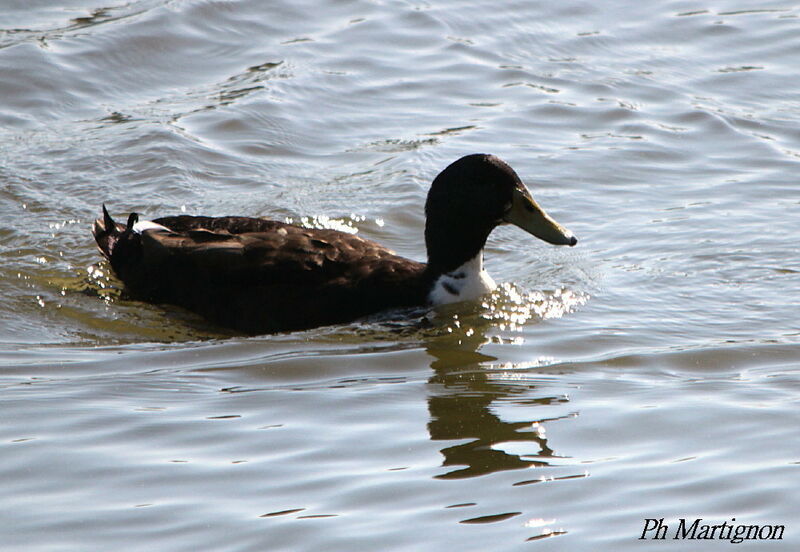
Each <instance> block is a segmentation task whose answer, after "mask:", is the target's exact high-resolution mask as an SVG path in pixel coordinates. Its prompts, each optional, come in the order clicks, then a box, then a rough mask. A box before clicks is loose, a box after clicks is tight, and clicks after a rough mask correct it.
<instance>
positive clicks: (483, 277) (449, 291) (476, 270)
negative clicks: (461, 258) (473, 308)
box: [428, 251, 496, 305]
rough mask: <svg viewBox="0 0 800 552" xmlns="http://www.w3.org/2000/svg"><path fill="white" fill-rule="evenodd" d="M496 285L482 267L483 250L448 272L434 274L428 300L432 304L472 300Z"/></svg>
mask: <svg viewBox="0 0 800 552" xmlns="http://www.w3.org/2000/svg"><path fill="white" fill-rule="evenodd" d="M495 287H496V285H495V283H494V280H492V277H491V276H489V274H488V273H487V272H486V270H484V268H483V251H479V252H478V253H477V254H476V255H475V256H474V257H473V258H471V259H469V260H467V261H466V262H465V263H463V264H461V265H460V266H458V267H457V268H456V269H454V270H451V271H449V272H444V273H442V274H439V275H438V276H436V277H435V278H434V280H433V284H432V286H431V291H430V294H429V295H428V301H429V302H430V303H431V304H433V305H442V304H447V303H457V302H459V301H474V300H475V299H478V298H479V297H481V296H482V295H484V294H486V293H489V292H491V291H492V290H494V289H495Z"/></svg>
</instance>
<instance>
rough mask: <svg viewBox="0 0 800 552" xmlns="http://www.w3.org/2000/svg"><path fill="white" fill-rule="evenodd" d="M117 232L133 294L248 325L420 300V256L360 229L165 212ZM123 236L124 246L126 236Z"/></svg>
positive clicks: (279, 326)
mask: <svg viewBox="0 0 800 552" xmlns="http://www.w3.org/2000/svg"><path fill="white" fill-rule="evenodd" d="M153 222H154V223H155V224H157V225H160V226H161V227H163V228H159V227H153V228H149V229H146V230H143V231H141V232H140V233H137V232H130V231H129V232H127V236H120V238H119V240H118V242H117V247H118V249H120V251H126V256H127V258H126V259H122V258H116V255H115V254H114V253H113V252H112V255H111V256H110V259H111V264H112V267H113V268H114V270H115V272H117V275H118V276H119V277H120V279H122V280H123V282H125V284H126V286H127V287H128V289H129V290H130V291H131V292H132V294H133V295H135V296H137V297H141V298H143V299H146V300H150V301H154V302H161V303H171V304H176V305H180V306H182V307H185V308H187V309H189V310H192V311H194V312H197V313H198V314H200V315H202V316H204V317H205V318H207V319H208V320H211V321H213V322H215V323H217V324H220V325H222V326H226V327H229V328H233V329H237V330H240V331H244V332H248V333H265V332H277V331H287V330H296V329H304V328H311V327H315V326H321V325H327V324H335V323H341V322H348V321H351V320H355V319H357V318H360V317H362V316H365V315H368V314H371V313H375V312H378V311H381V310H384V309H387V308H394V307H407V306H415V305H422V304H424V303H425V301H426V296H427V291H428V288H429V287H430V282H428V278H427V275H426V271H425V266H426V265H424V264H423V263H418V262H415V261H412V260H409V259H405V258H403V257H399V256H397V255H396V254H394V252H392V251H390V250H389V249H387V248H385V247H383V246H381V245H380V244H378V243H376V242H373V241H370V240H366V239H363V238H361V237H358V236H355V235H352V234H347V233H344V232H339V231H336V230H324V229H309V228H302V227H299V226H295V225H291V224H286V223H282V222H277V221H271V220H266V219H255V218H246V217H219V218H213V217H189V216H179V217H166V218H161V219H156V220H155V221H153ZM120 244H122V245H120Z"/></svg>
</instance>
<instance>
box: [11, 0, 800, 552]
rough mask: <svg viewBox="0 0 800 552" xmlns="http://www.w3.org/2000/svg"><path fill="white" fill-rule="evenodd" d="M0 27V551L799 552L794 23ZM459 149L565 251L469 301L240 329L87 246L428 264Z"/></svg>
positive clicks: (665, 6) (400, 17)
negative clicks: (518, 185) (267, 247)
mask: <svg viewBox="0 0 800 552" xmlns="http://www.w3.org/2000/svg"><path fill="white" fill-rule="evenodd" d="M0 5H2V9H0V29H2V30H0V127H1V128H2V129H1V130H0V144H2V146H0V148H1V149H0V182H2V186H0V212H2V214H3V221H2V226H0V237H2V240H0V251H1V252H2V259H3V262H2V265H0V282H2V283H1V284H0V285H1V286H2V288H1V289H2V296H3V298H4V300H3V302H2V306H1V307H0V341H1V342H2V344H0V356H1V357H2V367H1V368H0V385H2V387H3V390H2V394H0V409H1V410H0V411H1V412H2V424H0V453H1V454H2V458H3V462H2V463H0V482H2V489H3V490H2V492H0V512H2V513H0V544H2V548H3V550H48V551H50V550H56V551H60V550H70V551H71V550H109V549H119V550H126V551H127V550H170V551H181V550H198V549H200V550H231V551H249V550H259V551H261V550H292V551H302V550H314V551H316V550H337V551H338V550H342V551H344V550H348V551H349V550H443V549H449V548H455V549H460V550H589V549H591V550H629V549H630V550H639V549H645V548H652V547H654V546H657V547H659V548H660V549H662V550H689V549H691V550H717V549H718V548H719V547H724V546H727V544H726V543H724V542H721V541H681V540H672V539H671V538H670V539H669V540H665V541H663V542H659V543H652V542H649V541H641V540H638V537H639V535H640V534H641V532H642V529H643V525H644V520H645V519H646V518H662V517H663V518H665V523H668V524H669V525H670V526H671V528H672V529H671V531H673V530H674V527H675V526H676V525H677V519H678V518H687V519H689V520H692V519H695V518H700V517H702V518H703V519H704V520H705V522H707V523H722V522H723V521H726V522H729V523H730V520H731V518H736V520H737V522H736V523H747V524H753V523H758V524H785V525H786V533H785V536H784V539H783V540H782V541H769V542H746V543H743V544H739V545H738V549H743V550H794V549H797V546H798V545H799V544H800V536H798V535H800V525H798V522H797V519H798V513H800V499H798V494H797V492H796V490H797V482H798V477H800V472H799V471H798V470H800V447H798V444H797V443H798V430H797V427H798V414H797V408H798V396H799V395H800V394H799V393H798V392H799V391H800V371H799V370H798V361H800V324H799V323H798V316H797V312H798V303H799V301H798V292H800V256H799V255H798V246H797V234H798V229H799V228H798V222H797V221H798V217H797V211H798V208H800V207H799V206H800V191H798V188H797V185H796V178H797V177H796V175H797V173H798V168H799V167H800V131H798V128H800V125H798V123H800V101H798V96H797V89H798V85H800V79H799V78H798V76H797V71H796V68H797V61H796V60H797V55H796V53H797V51H798V48H800V20H799V19H798V16H800V10H798V8H797V6H794V5H792V4H787V3H766V2H756V1H754V2H737V1H734V0H724V1H723V2H721V3H720V2H718V3H716V4H707V3H702V2H689V1H672V2H639V3H636V4H631V3H628V2H605V3H597V2H585V1H569V2H559V3H530V2H509V3H500V4H498V3H497V2H488V1H476V2H470V3H468V4H464V3H459V2H452V1H449V2H448V1H443V2H437V3H434V2H431V3H426V2H415V3H414V2H412V3H401V2H391V3H389V2H387V3H382V2H367V1H361V0H354V1H346V2H325V3H319V2H305V3H303V2H300V3H298V2H293V3H283V4H276V3H264V2H257V1H241V2H222V1H163V0H143V1H139V2H136V1H133V2H117V3H114V4H106V5H102V4H91V0H82V1H80V2H79V1H69V2H64V1H62V2H58V3H56V2H47V1H45V0H41V1H37V2H22V1H13V0H2V1H0ZM476 151H485V152H491V153H495V154H497V155H499V156H501V157H502V158H504V159H506V160H507V161H508V162H509V163H510V164H511V165H512V166H513V167H514V168H515V169H516V170H517V172H518V173H519V174H520V175H521V176H522V177H523V179H524V180H526V182H527V183H528V184H529V186H530V187H531V189H532V191H533V193H534V196H535V197H536V198H537V200H538V201H539V202H540V203H541V204H542V205H543V206H544V207H545V208H546V209H547V210H548V211H549V212H550V213H551V214H552V215H553V216H554V217H555V218H556V219H557V220H559V221H560V222H562V223H563V224H564V225H565V226H567V227H569V228H570V229H571V230H573V231H574V232H575V233H576V234H577V236H578V237H579V238H580V243H579V245H578V246H577V247H575V248H571V249H566V248H553V247H550V246H547V245H546V244H543V243H540V242H536V241H535V240H534V239H533V238H531V237H530V236H528V235H526V234H524V233H522V232H521V231H519V230H518V229H515V228H507V227H504V228H500V229H498V231H496V232H495V233H494V234H493V235H492V237H491V238H490V243H489V247H488V249H487V258H486V263H487V267H488V269H489V271H490V273H491V274H492V275H493V277H494V278H495V279H496V280H498V281H500V282H503V283H504V285H503V286H502V287H501V289H500V290H499V291H498V293H497V294H496V295H495V296H494V297H491V298H487V300H486V302H485V304H484V305H461V306H458V307H455V308H449V309H444V310H442V311H440V312H437V313H430V314H429V315H426V316H423V317H422V318H420V317H419V316H417V315H408V316H405V317H404V316H401V315H397V317H395V318H391V317H390V318H389V319H387V318H381V317H377V318H375V319H372V320H368V321H364V322H359V323H354V324H350V325H345V326H338V327H331V328H321V329H317V330H312V331H308V332H300V333H294V334H286V335H276V336H263V337H255V338H243V337H240V336H235V335H227V334H220V333H219V331H218V330H216V329H214V328H211V327H209V326H207V325H205V324H203V323H202V321H199V320H197V319H195V318H193V317H192V316H190V315H188V314H186V313H183V312H181V311H179V310H177V309H170V308H161V307H158V306H151V305H145V304H141V303H137V302H135V301H130V300H127V299H125V298H124V296H121V295H120V284H119V283H118V282H117V281H115V280H114V279H113V278H112V277H111V276H110V275H109V274H108V266H107V265H106V264H104V263H102V262H100V260H99V256H98V254H97V252H96V251H95V248H94V245H93V243H92V240H91V237H90V234H89V228H88V227H89V224H90V222H91V220H93V218H95V217H96V216H97V215H98V214H99V212H100V204H101V203H103V202H106V204H107V205H108V206H109V208H110V210H111V211H112V213H114V214H115V215H119V214H123V213H127V212H129V211H131V210H136V211H139V212H141V213H142V214H143V216H159V215H168V214H177V213H181V212H187V213H198V214H199V213H202V214H207V215H224V214H246V215H253V216H270V217H274V218H279V219H284V218H290V219H292V220H295V221H301V222H303V223H304V224H309V225H321V226H332V227H345V228H349V229H351V230H352V231H358V232H359V234H360V235H363V236H366V237H369V238H372V239H376V240H378V241H380V242H382V243H385V244H387V245H389V246H390V247H392V248H393V249H395V250H396V251H397V252H398V253H400V254H403V255H406V256H409V257H413V258H417V259H421V258H424V250H423V246H422V240H421V232H422V227H423V223H424V221H423V214H422V205H423V202H424V197H425V193H426V191H427V187H428V185H429V182H430V180H431V179H432V178H433V177H434V176H435V175H436V173H437V172H438V171H439V170H441V169H442V168H443V167H444V166H446V165H447V164H449V163H450V162H451V161H453V160H454V159H456V158H458V157H459V156H461V155H463V154H466V153H472V152H476Z"/></svg>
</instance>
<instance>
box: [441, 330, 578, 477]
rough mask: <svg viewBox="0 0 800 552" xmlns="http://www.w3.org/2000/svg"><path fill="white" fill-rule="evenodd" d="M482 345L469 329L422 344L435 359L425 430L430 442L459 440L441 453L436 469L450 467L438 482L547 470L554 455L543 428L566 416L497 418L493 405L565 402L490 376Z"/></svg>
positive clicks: (477, 334)
mask: <svg viewBox="0 0 800 552" xmlns="http://www.w3.org/2000/svg"><path fill="white" fill-rule="evenodd" d="M488 341H489V339H488V338H487V337H486V336H485V335H484V333H483V332H482V331H480V330H476V329H475V328H474V327H470V328H469V329H467V330H464V331H463V333H462V335H450V336H448V338H446V339H442V338H440V339H437V340H433V341H431V342H430V343H429V345H428V348H427V352H428V354H430V355H431V356H432V357H434V359H435V360H434V361H433V362H432V363H431V368H432V369H433V372H434V373H433V375H432V376H431V377H430V379H429V380H428V384H429V388H430V396H429V398H428V410H429V412H430V415H431V420H430V422H429V423H428V432H429V434H430V437H431V439H432V440H434V441H463V442H461V443H459V444H455V445H452V446H447V447H445V448H443V449H441V453H442V455H443V456H444V461H443V462H442V465H443V466H448V467H449V466H452V467H453V468H454V469H452V470H451V471H448V472H446V473H443V474H441V475H438V476H437V478H439V479H459V478H466V477H475V476H480V475H487V474H490V473H494V472H498V471H504V470H518V469H524V468H533V467H546V466H550V465H551V459H552V458H555V457H557V455H556V453H555V451H554V450H553V449H552V448H551V447H550V445H549V444H548V441H547V438H546V436H545V432H544V424H545V423H546V422H549V421H552V420H556V419H564V418H568V417H571V416H572V414H567V415H564V416H559V417H555V418H553V417H544V416H543V417H540V418H536V417H534V418H531V419H528V420H524V421H505V420H503V419H502V418H501V416H500V415H498V414H497V404H498V403H500V402H502V401H508V400H510V399H517V400H518V401H519V400H524V403H525V405H526V406H530V405H542V406H554V405H555V406H563V405H564V404H566V403H568V402H569V399H568V398H567V397H565V396H552V395H550V394H547V393H543V392H542V391H541V390H539V389H538V388H537V385H535V384H534V383H528V382H523V381H519V380H513V381H511V380H505V381H504V380H503V379H500V378H497V377H495V376H496V375H497V374H496V372H494V371H493V370H494V369H493V368H492V365H491V363H492V361H495V360H497V359H496V358H494V357H491V356H488V355H485V354H483V353H481V352H479V349H480V348H481V346H483V345H484V344H485V343H487V342H488ZM454 345H455V346H454ZM504 369H505V367H504ZM493 405H494V408H493ZM526 412H527V409H526ZM509 444H513V445H512V446H509ZM519 444H524V446H519ZM508 448H513V449H516V450H520V449H524V450H525V452H524V453H523V454H517V453H513V452H510V451H508V450H505V449H508ZM521 483H524V482H521Z"/></svg>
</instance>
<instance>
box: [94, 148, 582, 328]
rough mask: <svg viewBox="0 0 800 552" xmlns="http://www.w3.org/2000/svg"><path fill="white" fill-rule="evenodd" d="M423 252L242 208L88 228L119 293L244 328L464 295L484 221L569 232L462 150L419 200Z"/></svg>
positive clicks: (559, 241) (308, 322)
mask: <svg viewBox="0 0 800 552" xmlns="http://www.w3.org/2000/svg"><path fill="white" fill-rule="evenodd" d="M425 216H426V222H425V246H426V248H427V251H428V262H427V263H421V262H417V261H413V260H410V259H406V258H403V257H400V256H398V255H396V254H395V253H394V252H393V251H391V250H389V249H387V248H386V247H383V246H382V245H380V244H378V243H376V242H374V241H371V240H367V239H364V238H361V237H359V236H356V235H353V234H348V233H344V232H339V231H337V230H326V229H310V228H304V227H301V226H296V225H293V224H287V223H284V222H278V221H274V220H267V219H263V218H249V217H204V216H188V215H180V216H171V217H163V218H157V219H155V220H153V221H145V220H139V217H138V215H137V214H136V213H131V214H130V216H129V217H128V220H127V224H125V225H123V224H118V223H116V222H114V220H113V219H112V218H111V216H110V215H109V214H108V211H107V210H106V207H105V205H104V206H103V217H102V218H100V219H97V220H96V221H95V223H94V225H93V227H92V233H93V234H94V238H95V241H96V242H97V245H98V247H99V249H100V252H101V253H102V254H103V256H105V257H106V258H107V259H108V261H109V262H110V264H111V267H112V269H113V270H114V272H115V273H116V275H117V276H118V277H119V278H120V279H121V280H122V281H123V282H124V283H125V286H126V288H127V290H128V291H129V292H130V294H131V295H132V296H133V297H135V298H138V299H143V300H146V301H150V302H155V303H169V304H174V305H179V306H181V307H184V308H186V309H189V310H191V311H194V312H196V313H198V314H200V315H201V316H203V317H204V318H206V319H207V320H209V321H211V322H213V323H216V324H219V325H220V326H224V327H227V328H231V329H234V330H238V331H242V332H245V333H251V334H259V333H274V332H282V331H291V330H301V329H307V328H313V327H317V326H324V325H330V324H337V323H344V322H350V321H353V320H356V319H358V318H361V317H363V316H366V315H369V314H373V313H376V312H379V311H382V310H386V309H390V308H398V307H414V306H423V305H438V304H443V303H453V302H458V301H467V300H473V299H475V298H477V297H479V296H481V295H482V294H485V293H487V292H489V291H491V290H492V289H494V287H495V283H494V281H493V280H492V279H491V277H490V276H489V275H488V274H487V273H486V271H485V270H484V267H483V247H484V245H485V243H486V239H487V238H488V236H489V234H490V233H491V231H492V230H493V229H494V228H495V227H497V226H498V225H501V224H506V223H510V224H514V225H516V226H518V227H520V228H522V229H523V230H525V231H527V232H529V233H531V234H533V235H534V236H536V237H537V238H539V239H542V240H544V241H546V242H548V243H551V244H554V245H570V246H571V245H575V244H576V243H577V241H578V240H577V239H576V238H575V236H574V235H573V234H572V233H571V232H570V231H569V230H567V229H565V228H564V227H562V226H561V225H559V224H558V223H557V222H556V221H554V220H553V219H552V218H550V217H549V216H548V215H547V213H545V212H544V210H543V209H542V208H541V207H539V205H538V204H537V203H536V202H535V201H534V200H533V198H532V197H531V194H530V192H529V191H528V189H527V188H526V187H525V185H524V184H523V183H522V181H521V180H520V178H519V176H517V173H515V172H514V170H513V169H512V168H511V167H510V166H509V165H508V164H506V163H505V162H504V161H502V160H500V159H499V158H497V157H495V156H493V155H486V154H473V155H467V156H466V157H462V158H461V159H459V160H458V161H455V162H454V163H452V164H451V165H449V166H448V167H447V168H446V169H444V170H443V171H442V172H441V173H440V174H439V175H438V176H437V177H436V178H435V179H434V181H433V184H432V185H431V188H430V191H429V193H428V198H427V201H426V203H425Z"/></svg>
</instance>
